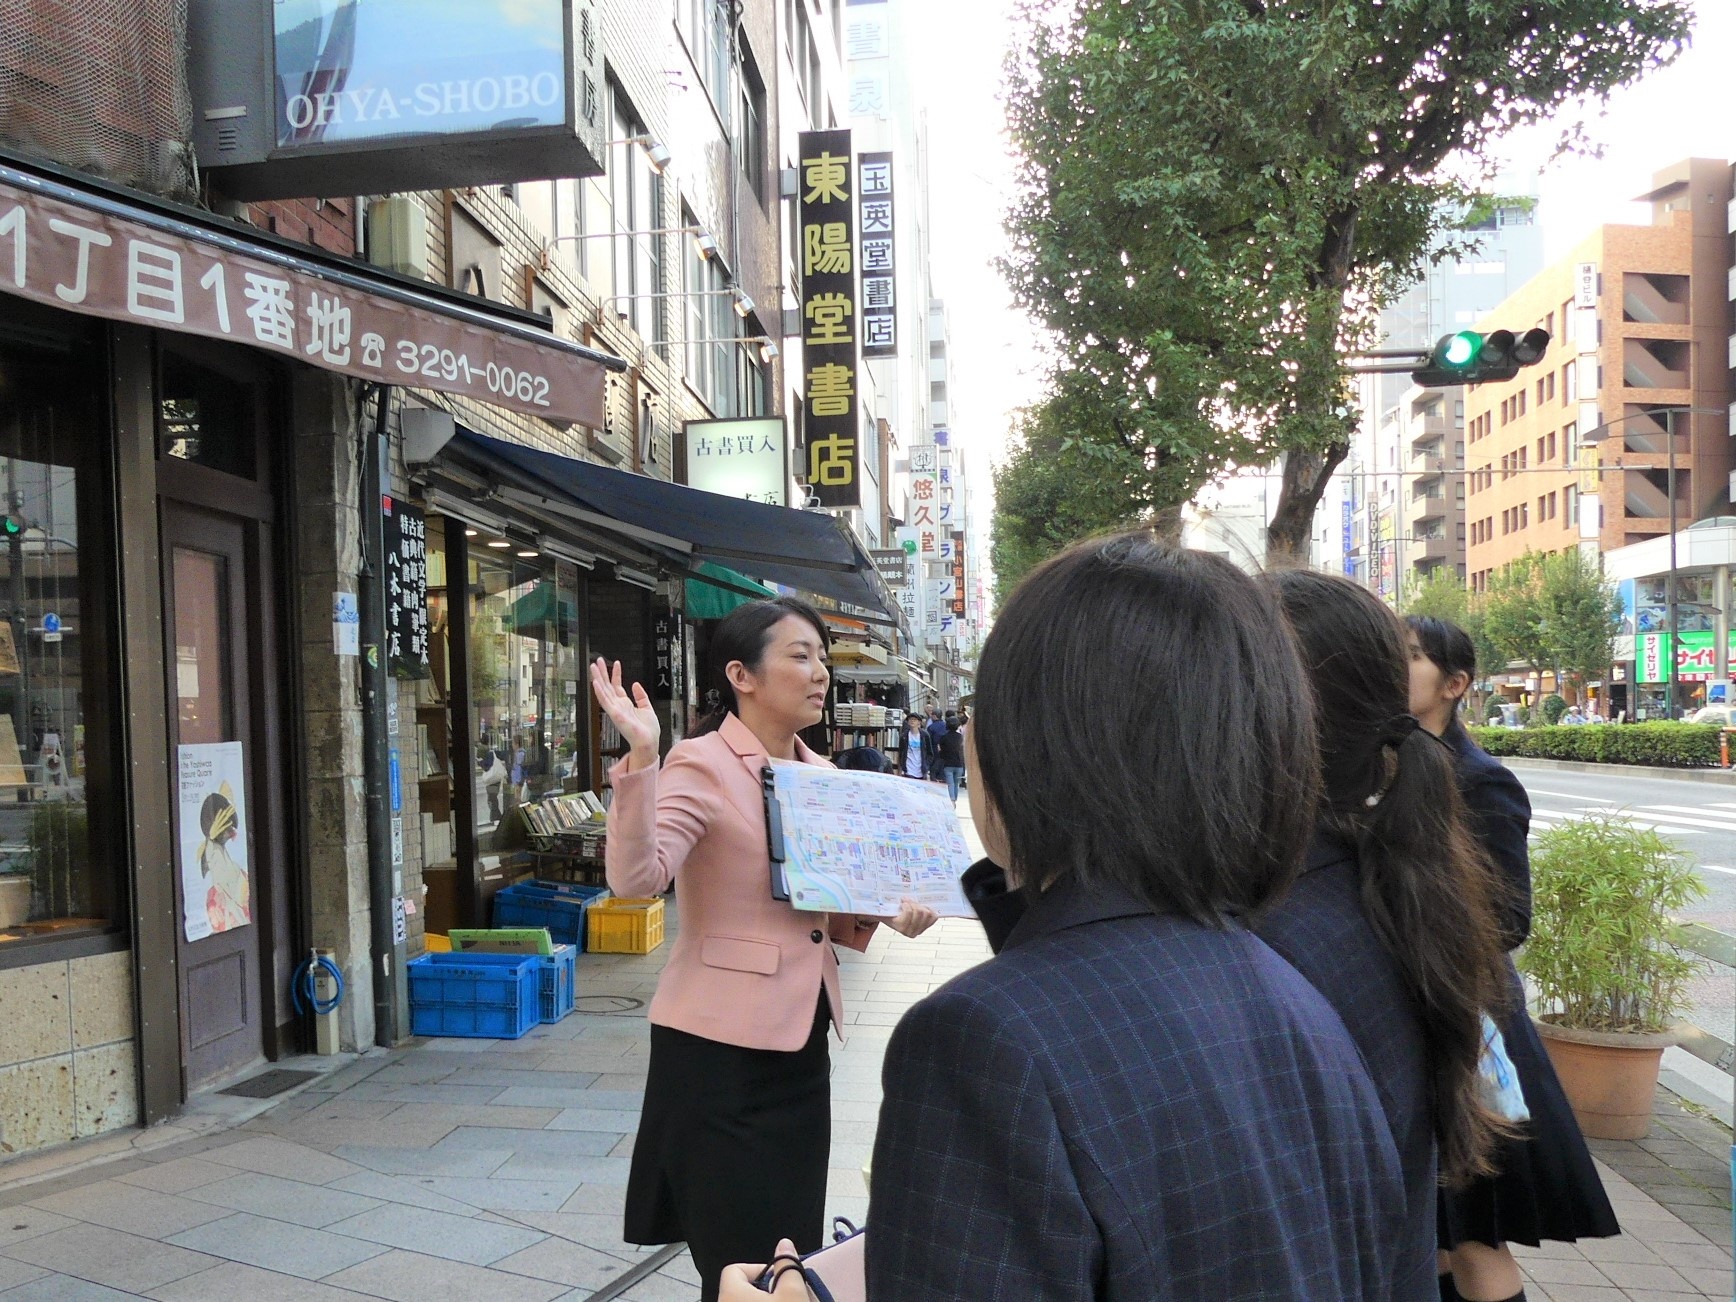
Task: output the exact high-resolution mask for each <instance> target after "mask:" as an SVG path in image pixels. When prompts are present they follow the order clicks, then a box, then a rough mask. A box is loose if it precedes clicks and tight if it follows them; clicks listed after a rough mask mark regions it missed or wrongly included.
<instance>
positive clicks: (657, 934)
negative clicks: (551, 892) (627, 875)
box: [585, 899, 663, 954]
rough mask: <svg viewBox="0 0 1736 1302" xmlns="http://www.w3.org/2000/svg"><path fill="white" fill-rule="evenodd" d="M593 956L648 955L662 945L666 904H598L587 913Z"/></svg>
mask: <svg viewBox="0 0 1736 1302" xmlns="http://www.w3.org/2000/svg"><path fill="white" fill-rule="evenodd" d="M585 916H586V918H587V926H588V928H589V931H588V933H587V936H586V940H587V945H586V948H587V949H588V950H589V951H590V952H591V953H593V954H649V953H650V952H651V951H652V950H654V949H656V948H657V947H658V946H659V945H661V944H662V943H663V901H662V900H660V899H656V900H614V899H610V900H596V901H594V902H593V903H592V904H591V906H590V907H589V908H588V909H586V910H585Z"/></svg>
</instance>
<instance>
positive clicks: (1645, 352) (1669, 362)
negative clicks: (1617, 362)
mask: <svg viewBox="0 0 1736 1302" xmlns="http://www.w3.org/2000/svg"><path fill="white" fill-rule="evenodd" d="M1689 348H1690V345H1689V342H1688V341H1687V340H1686V339H1624V340H1623V341H1622V383H1624V384H1626V385H1627V387H1628V388H1630V389H1686V388H1687V387H1688V352H1689Z"/></svg>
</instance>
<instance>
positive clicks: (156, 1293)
mask: <svg viewBox="0 0 1736 1302" xmlns="http://www.w3.org/2000/svg"><path fill="white" fill-rule="evenodd" d="M149 1296H151V1297H154V1298H157V1299H158V1302H236V1299H238V1298H245V1299H247V1302H356V1295H355V1294H354V1293H346V1292H344V1291H343V1290H342V1289H338V1288H332V1287H331V1286H330V1285H328V1284H319V1283H316V1282H314V1281H313V1280H311V1279H299V1278H297V1277H296V1276H294V1275H281V1274H279V1273H278V1272H277V1271H275V1270H261V1269H260V1268H259V1267H258V1266H247V1265H243V1264H242V1263H241V1262H239V1261H225V1262H223V1263H222V1264H221V1265H217V1266H213V1267H211V1269H210V1270H202V1271H200V1272H199V1273H198V1274H197V1275H189V1276H187V1278H186V1279H181V1280H176V1281H175V1282H174V1283H173V1284H165V1285H163V1287H162V1288H159V1289H153V1290H151V1293H150V1295H149Z"/></svg>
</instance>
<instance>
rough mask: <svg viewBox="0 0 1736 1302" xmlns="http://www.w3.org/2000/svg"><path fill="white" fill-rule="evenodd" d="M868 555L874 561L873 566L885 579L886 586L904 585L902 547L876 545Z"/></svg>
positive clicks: (896, 586) (898, 586)
mask: <svg viewBox="0 0 1736 1302" xmlns="http://www.w3.org/2000/svg"><path fill="white" fill-rule="evenodd" d="M868 555H869V557H870V558H871V559H872V560H873V562H874V568H875V569H877V570H879V571H880V577H881V578H883V579H885V580H886V586H887V587H889V588H902V587H903V586H904V567H905V563H906V562H905V557H904V548H902V547H876V548H874V549H873V550H872V551H870V552H869V553H868Z"/></svg>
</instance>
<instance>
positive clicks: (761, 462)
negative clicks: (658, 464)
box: [683, 416, 790, 506]
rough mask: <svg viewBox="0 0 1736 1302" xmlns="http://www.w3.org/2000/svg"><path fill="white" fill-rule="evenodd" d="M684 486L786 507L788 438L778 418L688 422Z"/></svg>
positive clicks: (685, 427) (788, 467) (788, 474)
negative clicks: (685, 480) (685, 483)
mask: <svg viewBox="0 0 1736 1302" xmlns="http://www.w3.org/2000/svg"><path fill="white" fill-rule="evenodd" d="M683 438H684V439H685V441H686V445H687V484H688V487H690V488H699V489H703V490H705V491H706V492H708V493H721V494H722V495H723V496H725V497H735V498H743V499H746V500H747V501H749V502H765V503H767V504H768V505H771V506H788V505H789V484H790V448H789V436H788V433H787V432H786V431H785V429H784V420H783V417H781V416H768V417H754V418H752V419H748V420H690V421H688V422H687V424H686V425H685V426H683Z"/></svg>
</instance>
